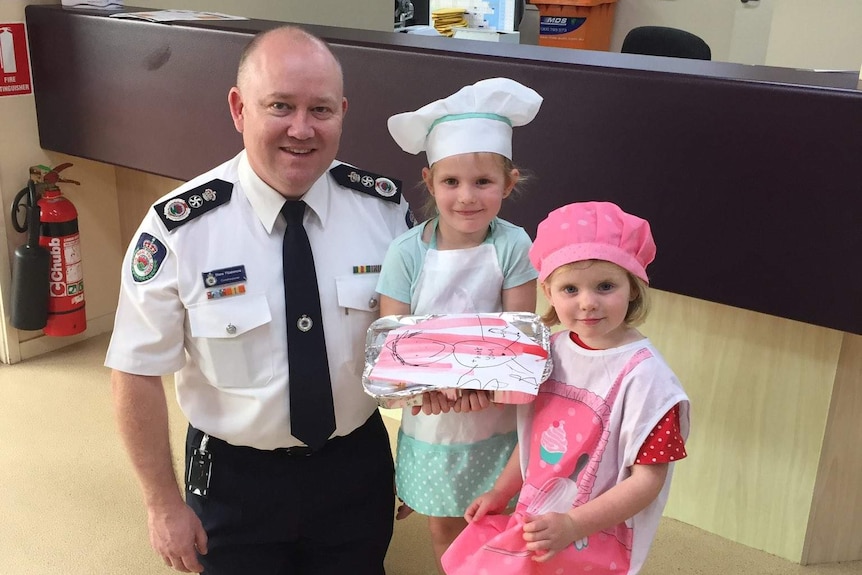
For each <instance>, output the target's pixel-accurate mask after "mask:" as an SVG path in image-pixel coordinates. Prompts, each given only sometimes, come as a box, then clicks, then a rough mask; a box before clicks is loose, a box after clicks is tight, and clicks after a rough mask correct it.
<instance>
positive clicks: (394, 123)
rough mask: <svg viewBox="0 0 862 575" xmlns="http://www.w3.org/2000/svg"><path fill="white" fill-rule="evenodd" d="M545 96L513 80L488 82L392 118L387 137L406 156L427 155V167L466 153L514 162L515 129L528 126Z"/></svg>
mask: <svg viewBox="0 0 862 575" xmlns="http://www.w3.org/2000/svg"><path fill="white" fill-rule="evenodd" d="M541 105H542V97H541V96H540V95H539V94H538V93H536V91H535V90H533V89H531V88H528V87H526V86H524V85H522V84H519V83H518V82H516V81H514V80H510V79H509V78H489V79H487V80H481V81H479V82H476V83H475V84H473V85H472V86H465V87H463V88H461V89H460V90H458V91H457V92H455V93H454V94H452V95H451V96H449V97H448V98H443V99H442V100H437V101H436V102H431V103H430V104H427V105H425V106H422V107H421V108H419V109H418V110H416V111H415V112H404V113H403V114H396V115H394V116H392V117H391V118H389V121H388V126H389V133H390V134H392V137H393V138H394V139H395V142H396V143H397V144H398V145H399V146H401V148H402V149H403V150H404V151H405V152H409V153H411V154H418V153H419V152H422V151H423V150H424V151H425V154H426V155H427V156H428V165H429V166H430V165H433V164H434V163H435V162H436V161H437V160H441V159H443V158H446V157H449V156H454V155H457V154H465V153H468V152H496V153H498V154H501V155H503V156H505V157H507V158H509V159H510V160H511V159H512V128H513V127H515V126H523V125H525V124H529V123H530V122H531V121H532V120H533V118H535V117H536V114H537V113H538V112H539V106H541Z"/></svg>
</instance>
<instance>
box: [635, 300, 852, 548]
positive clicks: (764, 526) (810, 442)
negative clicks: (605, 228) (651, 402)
mask: <svg viewBox="0 0 862 575" xmlns="http://www.w3.org/2000/svg"><path fill="white" fill-rule="evenodd" d="M652 294H653V295H654V296H655V297H654V302H653V303H654V307H653V311H652V312H651V314H650V317H649V319H648V321H647V324H646V325H645V326H643V328H642V330H641V331H643V332H644V333H645V334H646V335H648V336H649V337H650V339H651V340H652V341H653V343H655V344H656V346H657V347H658V349H659V350H660V351H661V353H662V355H664V357H665V358H666V359H667V361H668V363H669V364H670V366H671V367H672V368H673V370H674V371H675V372H676V374H677V375H678V376H679V378H680V380H681V381H682V383H683V386H684V387H685V389H686V391H687V393H688V394H689V397H690V398H691V401H692V433H691V437H690V438H689V441H688V443H687V446H688V453H689V458H688V459H687V460H683V461H680V462H679V463H678V464H677V466H676V472H675V476H674V480H673V487H672V489H671V497H670V501H669V502H668V506H667V509H666V514H667V515H668V516H670V517H673V518H675V519H679V520H680V521H684V522H686V523H690V524H693V525H697V526H698V527H700V528H702V529H706V530H707V531H710V532H713V533H716V534H718V535H721V536H723V537H726V538H728V539H731V540H733V541H737V542H740V543H743V544H744V545H748V546H750V547H754V548H756V549H763V550H765V551H768V552H769V553H773V554H775V555H778V556H780V557H784V558H786V559H789V560H791V561H796V562H799V561H800V559H801V552H802V545H803V542H804V540H805V537H806V534H807V530H808V516H809V511H810V504H811V501H812V495H813V492H814V485H815V479H816V477H817V472H818V461H819V460H820V452H821V445H822V442H823V437H824V433H825V428H826V425H827V423H826V422H827V416H828V414H829V404H830V396H831V392H832V385H833V381H834V378H835V369H836V365H837V363H838V356H839V352H840V349H841V341H842V338H843V336H844V334H842V333H841V332H837V331H834V330H829V329H824V328H820V327H816V326H811V325H806V324H803V323H799V322H794V321H789V320H786V319H781V318H775V317H771V316H768V315H764V314H758V313H754V312H749V311H746V310H739V309H734V308H730V307H727V306H723V305H720V304H714V303H710V302H704V301H698V300H695V299H692V298H687V297H683V296H679V295H676V294H670V293H665V292H660V291H656V290H653V292H652ZM848 448H849V447H848ZM856 461H857V462H858V461H859V457H858V455H857V456H856ZM854 465H856V464H854ZM857 493H858V490H857Z"/></svg>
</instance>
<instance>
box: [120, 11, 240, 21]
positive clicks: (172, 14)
mask: <svg viewBox="0 0 862 575" xmlns="http://www.w3.org/2000/svg"><path fill="white" fill-rule="evenodd" d="M109 18H130V19H133V20H146V21H147V22H179V21H196V22H212V21H217V20H248V18H246V17H245V16H232V15H230V14H222V13H220V12H200V11H196V10H155V11H153V12H120V13H117V14H111V15H110V16H109Z"/></svg>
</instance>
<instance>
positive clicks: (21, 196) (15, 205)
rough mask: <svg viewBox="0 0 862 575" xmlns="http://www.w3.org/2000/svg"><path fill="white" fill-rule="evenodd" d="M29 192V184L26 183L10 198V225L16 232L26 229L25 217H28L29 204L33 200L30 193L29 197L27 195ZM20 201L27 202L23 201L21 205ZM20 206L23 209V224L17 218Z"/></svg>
mask: <svg viewBox="0 0 862 575" xmlns="http://www.w3.org/2000/svg"><path fill="white" fill-rule="evenodd" d="M29 192H30V184H29V183H28V184H27V187H26V188H24V189H22V190H21V191H20V192H18V193H17V194H15V199H14V200H12V227H13V228H15V231H16V232H18V233H23V232H26V231H27V218H28V217H29V216H28V214H29V211H30V205H32V201H33V198H32V194H30V196H29V197H28V195H27V194H28V193H29ZM22 201H25V202H27V203H25V204H24V205H23V206H22V205H21V202H22ZM28 204H30V205H28ZM22 207H23V209H24V223H23V224H21V222H20V221H19V219H18V218H19V217H20V215H19V214H20V213H21V208H22Z"/></svg>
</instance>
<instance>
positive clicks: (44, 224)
mask: <svg viewBox="0 0 862 575" xmlns="http://www.w3.org/2000/svg"><path fill="white" fill-rule="evenodd" d="M71 165H72V164H69V163H66V164H61V165H59V166H57V167H56V168H53V169H50V168H49V169H48V171H47V172H46V173H44V174H43V175H42V182H41V186H38V187H41V188H42V190H41V194H38V195H37V198H38V199H37V202H36V203H37V205H38V208H39V209H38V210H33V209H32V206H30V205H28V206H27V210H28V213H30V214H31V215H32V214H39V213H41V215H39V216H38V217H39V220H38V222H35V221H33V220H34V219H35V218H32V219H31V218H28V221H27V224H26V226H21V225H19V223H18V222H17V215H16V214H17V212H18V211H20V207H19V205H18V204H19V202H20V201H21V199H23V194H22V193H19V194H18V196H17V197H16V198H15V203H14V204H13V206H12V212H13V218H12V221H13V224H14V225H15V228H16V229H17V230H18V231H26V230H27V228H28V227H30V226H32V225H34V224H35V223H38V225H39V246H40V247H41V248H43V249H44V250H45V251H47V252H48V254H49V262H50V263H49V269H48V309H47V311H48V313H47V322H46V323H45V326H44V332H45V335H50V336H64V335H75V334H77V333H81V332H83V331H84V330H85V329H87V316H86V310H85V309H84V274H83V262H82V261H81V238H80V235H79V234H78V211H77V210H76V209H75V206H74V204H72V202H71V201H69V199H68V198H66V197H65V196H63V194H62V192H61V191H60V187H59V186H58V184H59V183H68V184H76V185H80V182H76V181H75V180H68V179H65V178H62V177H60V172H61V171H62V170H65V169H66V168H68V167H70V166H71ZM40 168H42V166H40ZM33 173H34V170H33V169H31V177H32V174H33ZM26 191H27V190H22V191H21V192H26ZM31 233H32V230H31ZM23 265H26V262H25V263H24V264H22V266H23ZM22 275H26V274H22ZM20 291H21V292H22V293H20V294H13V298H14V299H13V302H12V305H13V319H14V316H15V315H16V314H15V313H14V312H15V306H16V305H20V307H21V308H22V309H27V308H29V307H32V303H28V302H26V301H25V300H26V298H28V297H34V296H33V295H30V294H32V293H33V292H37V293H38V291H40V290H24V289H22V290H20ZM17 299H20V300H21V301H16V300H17ZM37 307H38V306H37ZM14 323H15V322H14V321H13V325H14ZM22 323H27V322H22ZM16 327H17V326H16ZM25 329H33V328H32V327H30V326H26V327H25Z"/></svg>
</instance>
